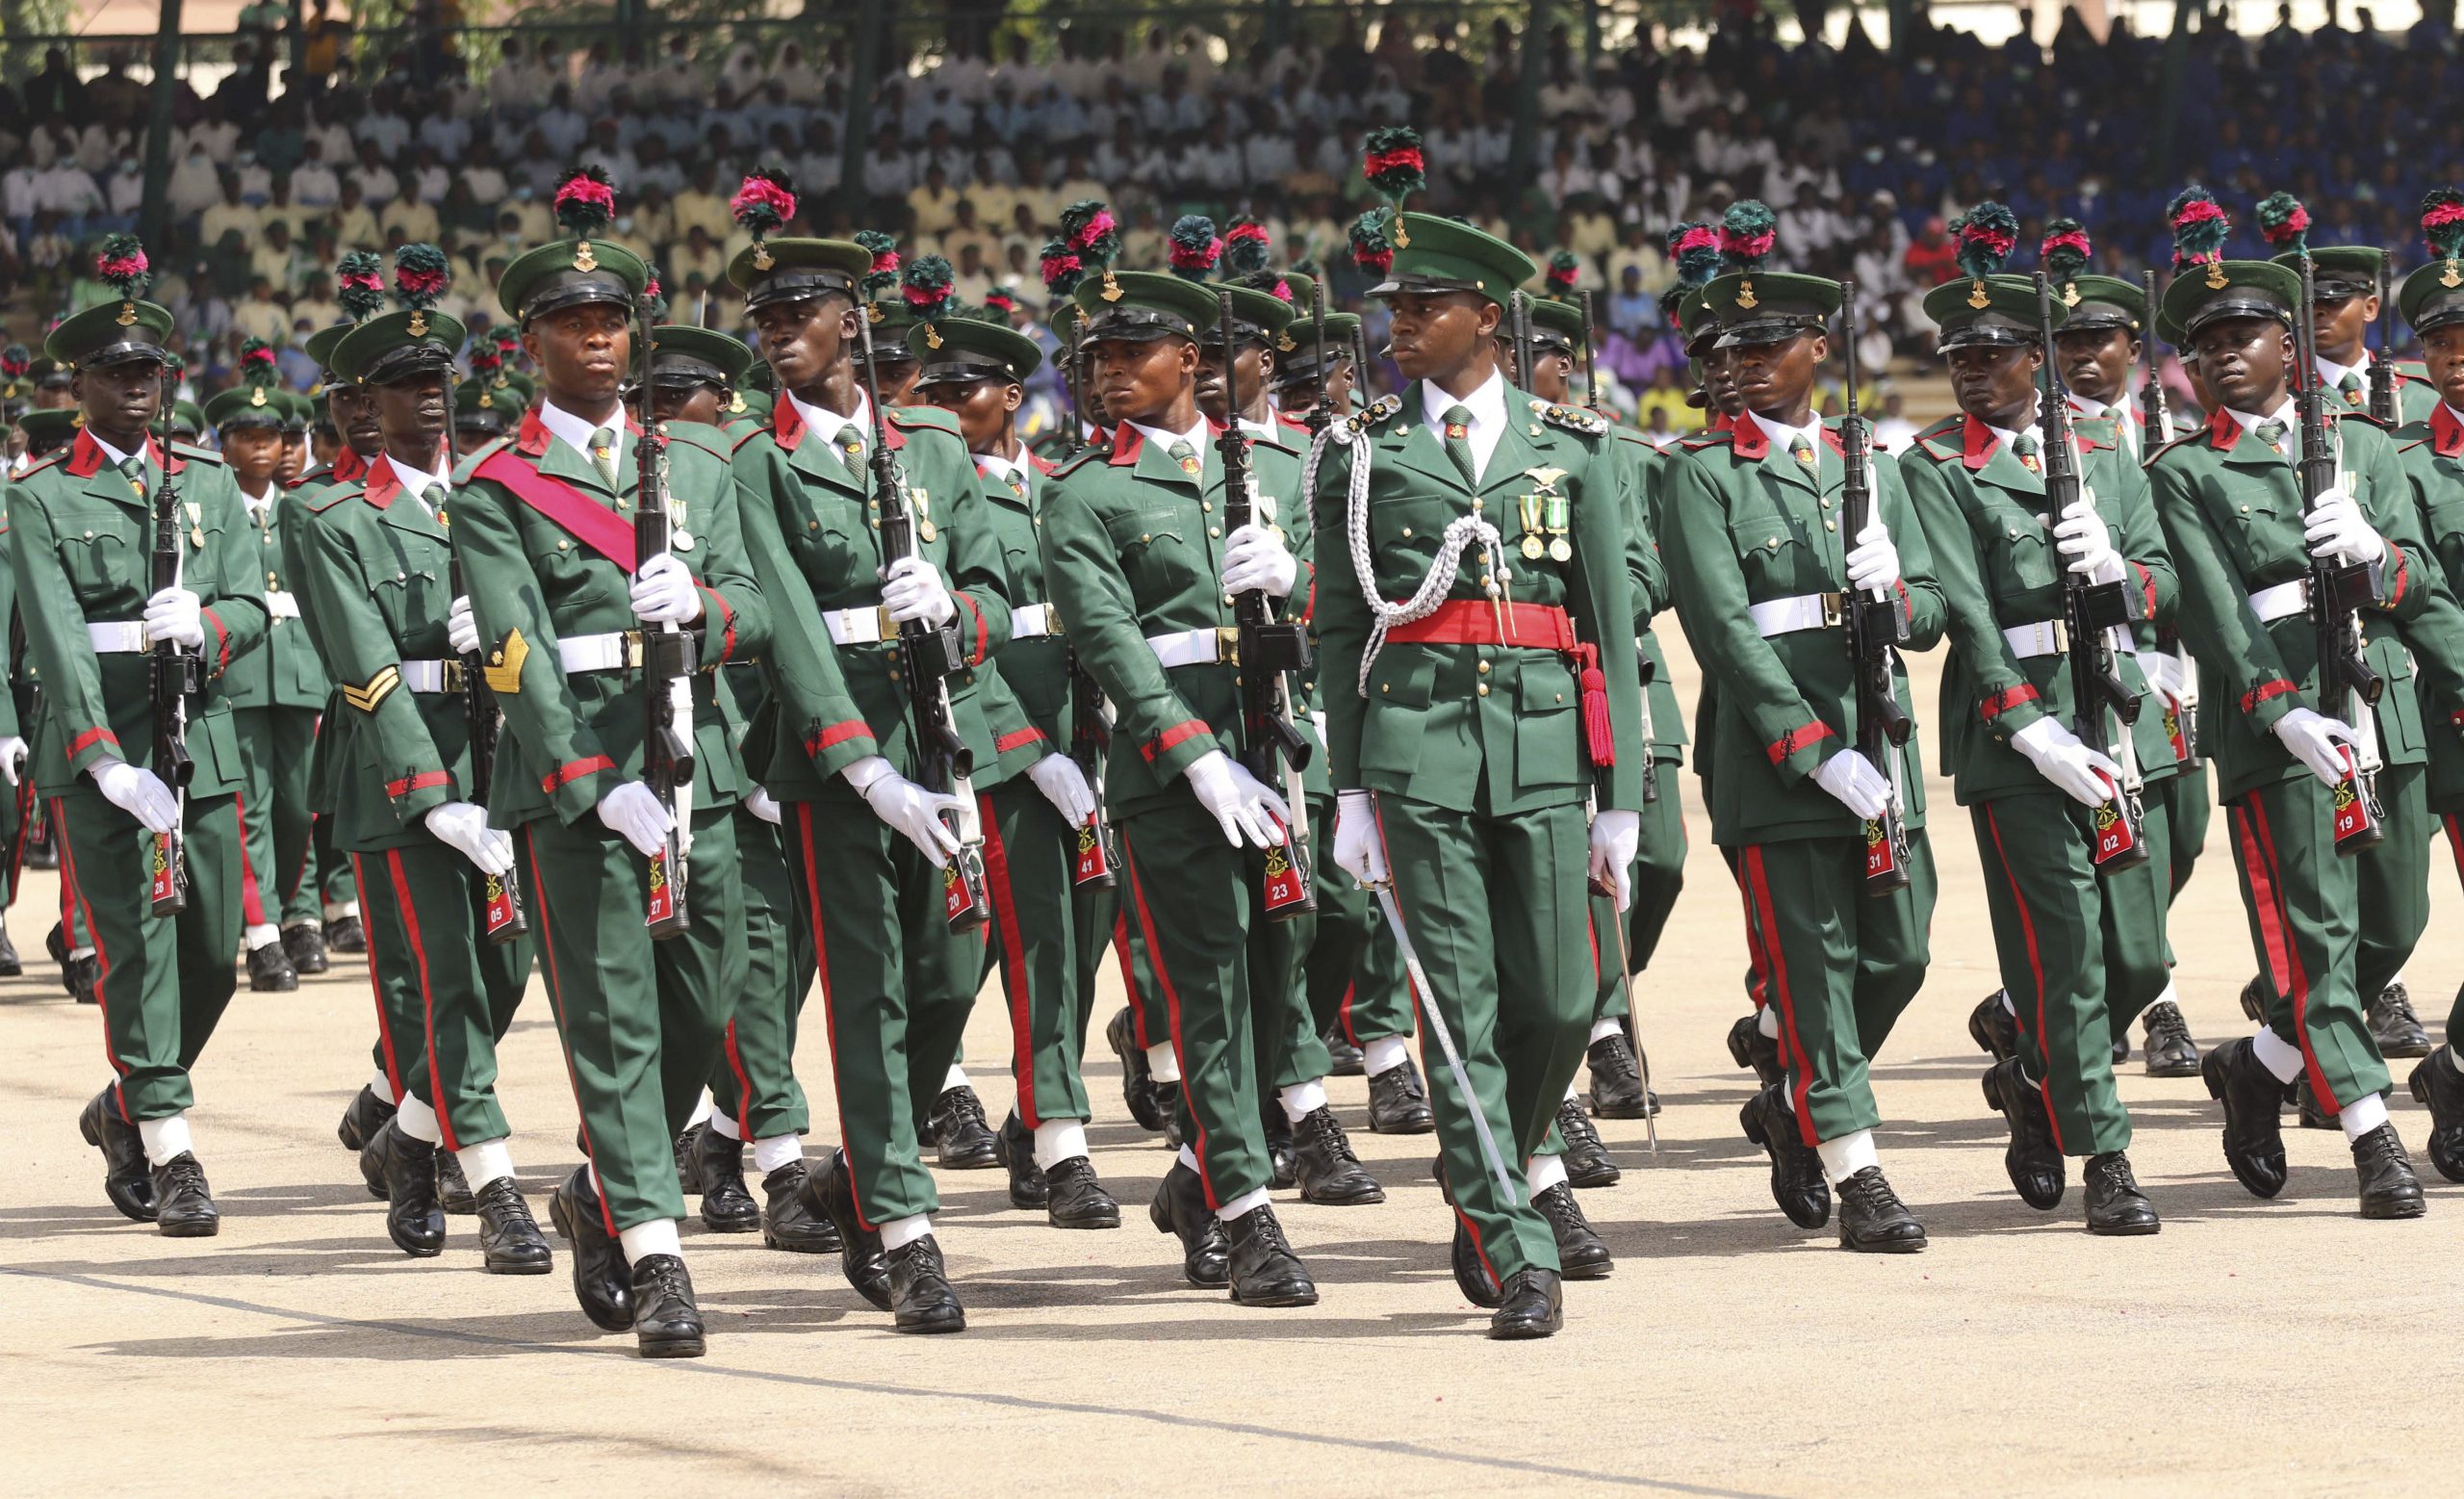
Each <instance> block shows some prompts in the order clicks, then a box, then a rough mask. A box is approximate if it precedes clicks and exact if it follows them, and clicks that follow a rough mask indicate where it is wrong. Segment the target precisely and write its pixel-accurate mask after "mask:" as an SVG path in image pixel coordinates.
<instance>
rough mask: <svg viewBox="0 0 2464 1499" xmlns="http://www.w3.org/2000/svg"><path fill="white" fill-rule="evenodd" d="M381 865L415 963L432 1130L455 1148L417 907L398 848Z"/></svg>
mask: <svg viewBox="0 0 2464 1499" xmlns="http://www.w3.org/2000/svg"><path fill="white" fill-rule="evenodd" d="M385 866H386V868H387V870H388V872H390V873H391V874H392V875H393V876H394V899H395V901H396V902H397V903H398V904H399V905H400V906H401V908H402V934H403V935H404V936H405V937H407V938H409V939H410V943H411V957H412V959H413V960H414V961H415V962H417V963H418V964H419V969H420V1026H421V1032H422V1034H423V1036H424V1038H425V1040H426V1042H427V1091H428V1107H429V1109H430V1110H431V1111H432V1112H433V1113H434V1114H435V1115H436V1130H437V1133H438V1134H440V1135H442V1136H443V1137H444V1140H443V1144H444V1146H445V1148H446V1149H447V1150H460V1149H462V1145H461V1142H460V1141H458V1140H456V1139H454V1138H453V1121H452V1119H451V1118H450V1117H449V1114H448V1112H447V1110H448V1108H449V1107H450V1105H451V1102H452V1100H451V1099H450V1098H449V1097H447V1095H446V1092H445V1077H444V1074H443V1073H439V1072H438V1071H437V1069H436V990H435V987H434V985H432V984H431V983H430V982H429V981H428V976H427V943H426V942H425V941H424V939H422V938H421V936H420V915H419V910H418V908H417V907H415V906H413V905H412V904H411V881H410V877H409V876H408V875H407V874H405V873H404V872H403V870H402V851H401V850H400V849H398V848H389V849H387V850H386V851H385Z"/></svg>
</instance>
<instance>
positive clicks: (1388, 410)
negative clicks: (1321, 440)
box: [1344, 396, 1403, 432]
mask: <svg viewBox="0 0 2464 1499" xmlns="http://www.w3.org/2000/svg"><path fill="white" fill-rule="evenodd" d="M1402 409H1403V398H1402V397H1400V396H1380V397H1378V398H1377V399H1376V400H1375V401H1371V402H1370V403H1369V405H1368V406H1367V407H1366V408H1365V409H1363V410H1359V411H1355V412H1353V413H1352V414H1351V415H1350V416H1347V417H1346V418H1344V430H1345V431H1347V432H1360V431H1365V430H1367V429H1368V428H1370V427H1373V426H1377V425H1378V424H1379V423H1381V422H1388V421H1392V420H1393V419H1394V416H1395V413H1397V412H1399V411H1400V410H1402Z"/></svg>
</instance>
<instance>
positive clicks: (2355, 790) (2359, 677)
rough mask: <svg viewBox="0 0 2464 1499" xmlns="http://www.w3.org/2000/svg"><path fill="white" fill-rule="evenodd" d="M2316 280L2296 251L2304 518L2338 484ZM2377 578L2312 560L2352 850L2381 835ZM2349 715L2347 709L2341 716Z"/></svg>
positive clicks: (2342, 812) (2314, 608) (2330, 560)
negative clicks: (2366, 612) (2371, 608)
mask: <svg viewBox="0 0 2464 1499" xmlns="http://www.w3.org/2000/svg"><path fill="white" fill-rule="evenodd" d="M2318 297H2319V292H2318V286H2317V279H2316V274H2315V269H2314V267H2313V265H2312V263H2311V260H2310V257H2309V256H2308V255H2307V254H2304V255H2303V256H2302V257H2301V306H2300V309H2299V315H2298V316H2297V318H2296V319H2295V320H2294V329H2293V362H2294V367H2295V373H2294V379H2293V400H2294V406H2295V409H2296V411H2297V414H2298V416H2299V418H2300V423H2301V464H2300V472H2301V511H2302V520H2303V522H2304V523H2305V524H2306V523H2307V522H2308V520H2309V518H2310V514H2311V510H2312V506H2313V505H2314V504H2315V503H2316V502H2317V500H2318V498H2319V497H2320V496H2321V495H2323V494H2325V493H2326V492H2327V491H2328V490H2331V489H2333V488H2335V487H2336V483H2337V479H2338V477H2339V476H2338V470H2339V469H2340V468H2341V467H2342V466H2343V465H2342V459H2341V456H2340V454H2339V453H2338V452H2336V451H2334V450H2332V449H2330V448H2329V446H2328V438H2327V413H2326V393H2325V391H2324V390H2323V388H2322V386H2321V384H2320V381H2319V345H2318V330H2317V328H2316V327H2314V326H2313V325H2312V323H2311V319H2312V318H2313V317H2314V316H2316V314H2317V309H2318ZM2379 592H2380V589H2379V580H2378V578H2377V576H2376V571H2375V569H2374V568H2372V567H2371V566H2369V565H2368V564H2367V563H2362V562H2354V561H2350V560H2348V559H2347V558H2346V557H2345V556H2343V555H2342V554H2338V555H2337V556H2332V557H2313V558H2312V559H2311V561H2310V618H2311V622H2312V624H2313V626H2314V627H2315V628H2316V630H2317V632H2318V648H2319V698H2320V701H2321V702H2322V703H2323V704H2334V703H2336V702H2337V700H2338V699H2339V698H2341V699H2343V706H2344V711H2343V712H2341V713H2339V714H2337V716H2338V717H2342V718H2345V721H2346V722H2348V723H2349V724H2350V725H2351V726H2352V729H2353V732H2354V735H2355V737H2356V740H2357V742H2356V743H2355V744H2354V745H2353V754H2352V758H2351V759H2350V761H2349V762H2348V765H2349V766H2350V768H2349V770H2348V773H2347V774H2346V776H2345V778H2344V780H2342V781H2340V782H2338V783H2337V784H2336V788H2335V827H2336V852H2337V853H2340V854H2357V853H2359V852H2361V851H2362V850H2363V849H2365V848H2370V847H2373V846H2374V845H2376V844H2377V843H2378V842H2380V841H2381V840H2384V839H2385V838H2386V837H2387V829H2386V827H2385V825H2384V822H2385V816H2386V813H2385V810H2384V809H2383V808H2382V807H2381V806H2380V805H2379V801H2378V770H2379V765H2380V761H2379V755H2378V721H2377V713H2376V709H2377V707H2378V697H2379V694H2380V693H2381V692H2382V691H2384V690H2385V689H2386V685H2387V684H2386V682H2385V680H2384V679H2382V678H2381V677H2380V676H2379V675H2378V673H2377V672H2376V671H2374V670H2373V669H2372V667H2371V664H2370V659H2369V656H2368V647H2367V646H2366V645H2365V643H2364V642H2363V640H2362V633H2361V616H2360V614H2359V613H2358V612H2357V610H2359V609H2360V607H2362V606H2363V605H2365V604H2375V603H2377V602H2378V598H2379ZM2347 715H2349V716H2347Z"/></svg>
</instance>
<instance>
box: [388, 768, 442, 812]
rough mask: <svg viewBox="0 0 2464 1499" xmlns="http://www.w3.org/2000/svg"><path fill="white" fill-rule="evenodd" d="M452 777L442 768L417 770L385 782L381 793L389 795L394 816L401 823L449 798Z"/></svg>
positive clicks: (439, 805)
mask: <svg viewBox="0 0 2464 1499" xmlns="http://www.w3.org/2000/svg"><path fill="white" fill-rule="evenodd" d="M452 787H453V778H452V777H451V776H450V775H449V774H447V773H446V772H444V771H442V770H420V771H414V772H412V773H411V774H409V775H406V776H403V777H402V778H401V779H399V780H397V781H388V782H386V783H385V794H386V795H387V796H389V797H391V798H393V804H394V816H395V819H396V820H397V821H398V822H400V823H402V824H403V825H404V826H409V825H411V824H413V823H415V822H417V821H418V820H419V819H420V818H421V817H423V816H425V815H426V814H427V813H428V812H429V810H430V809H432V808H436V807H441V806H443V805H444V804H445V803H447V802H449V801H451V800H452V799H453V789H452Z"/></svg>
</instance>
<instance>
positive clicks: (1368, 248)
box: [1351, 208, 1395, 276]
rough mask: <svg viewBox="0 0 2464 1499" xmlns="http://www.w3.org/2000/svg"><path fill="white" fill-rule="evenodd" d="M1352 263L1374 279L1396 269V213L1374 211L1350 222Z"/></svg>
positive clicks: (1381, 209)
mask: <svg viewBox="0 0 2464 1499" xmlns="http://www.w3.org/2000/svg"><path fill="white" fill-rule="evenodd" d="M1351 263H1352V264H1353V265H1355V266H1358V267H1359V268H1360V269H1361V270H1363V271H1368V272H1369V273H1370V274H1372V275H1378V276H1382V275H1384V274H1386V273H1387V272H1388V271H1393V270H1394V269H1395V211H1394V210H1393V209H1391V208H1373V209H1371V210H1370V211H1369V212H1367V213H1365V214H1363V215H1361V216H1360V217H1359V218H1357V219H1355V220H1352V221H1351Z"/></svg>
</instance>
